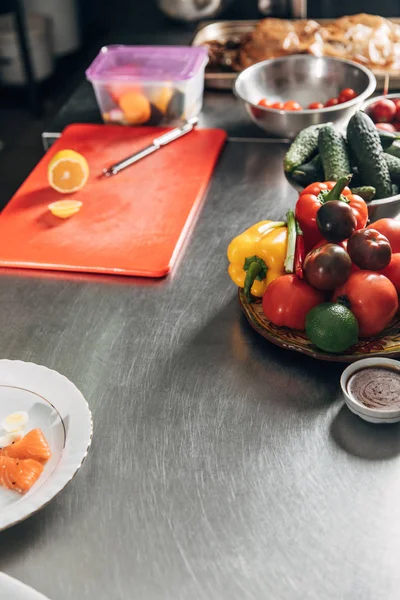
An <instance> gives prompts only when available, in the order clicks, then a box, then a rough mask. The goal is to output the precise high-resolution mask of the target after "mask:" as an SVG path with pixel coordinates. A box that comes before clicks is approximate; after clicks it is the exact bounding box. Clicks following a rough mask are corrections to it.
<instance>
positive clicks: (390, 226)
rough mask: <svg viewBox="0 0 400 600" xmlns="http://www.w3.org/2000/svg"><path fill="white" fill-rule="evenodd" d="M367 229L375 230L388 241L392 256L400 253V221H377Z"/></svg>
mask: <svg viewBox="0 0 400 600" xmlns="http://www.w3.org/2000/svg"><path fill="white" fill-rule="evenodd" d="M367 229H376V231H379V233H381V234H382V235H384V236H385V237H386V238H387V239H388V240H389V244H390V246H391V248H392V252H393V254H396V253H397V252H400V221H397V220H396V219H379V221H375V223H371V225H368V227H367Z"/></svg>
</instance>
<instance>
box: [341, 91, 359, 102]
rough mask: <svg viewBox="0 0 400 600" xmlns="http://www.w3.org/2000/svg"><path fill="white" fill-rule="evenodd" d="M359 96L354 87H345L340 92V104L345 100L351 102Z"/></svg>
mask: <svg viewBox="0 0 400 600" xmlns="http://www.w3.org/2000/svg"><path fill="white" fill-rule="evenodd" d="M354 98H357V93H356V92H355V91H354V90H353V89H352V88H345V89H344V90H342V91H341V92H340V94H339V104H343V102H349V101H350V100H353V99H354Z"/></svg>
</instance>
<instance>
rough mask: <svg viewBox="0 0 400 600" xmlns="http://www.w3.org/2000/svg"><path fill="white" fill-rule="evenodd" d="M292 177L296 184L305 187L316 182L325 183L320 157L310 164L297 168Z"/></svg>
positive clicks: (316, 157) (315, 157)
mask: <svg viewBox="0 0 400 600" xmlns="http://www.w3.org/2000/svg"><path fill="white" fill-rule="evenodd" d="M290 176H291V177H292V179H293V180H294V181H295V182H296V183H298V184H299V185H304V187H306V186H307V185H309V184H310V183H314V181H325V177H324V170H323V168H322V161H321V157H320V155H319V154H317V156H314V158H313V159H312V160H310V162H308V163H304V165H300V166H299V167H296V168H295V170H294V171H292V172H291V174H290Z"/></svg>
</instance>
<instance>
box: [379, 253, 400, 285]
mask: <svg viewBox="0 0 400 600" xmlns="http://www.w3.org/2000/svg"><path fill="white" fill-rule="evenodd" d="M380 273H382V275H385V277H387V278H388V279H389V280H390V281H391V282H392V283H393V285H394V287H395V288H396V290H397V293H398V294H400V253H397V254H392V260H391V261H390V263H389V264H388V266H387V267H386V268H385V269H382V271H380Z"/></svg>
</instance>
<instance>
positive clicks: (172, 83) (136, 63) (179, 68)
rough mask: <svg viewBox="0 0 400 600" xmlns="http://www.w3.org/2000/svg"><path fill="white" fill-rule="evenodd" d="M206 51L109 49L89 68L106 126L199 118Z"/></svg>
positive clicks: (176, 47) (89, 78)
mask: <svg viewBox="0 0 400 600" xmlns="http://www.w3.org/2000/svg"><path fill="white" fill-rule="evenodd" d="M207 62H208V54H207V50H206V48H200V47H199V48H194V47H190V46H106V47H104V48H102V49H101V51H100V53H99V54H98V56H97V57H96V58H95V60H94V61H93V63H92V64H91V66H90V67H89V69H88V70H87V71H86V77H87V79H88V80H89V81H90V82H91V83H92V85H93V88H94V92H95V95H96V99H97V102H98V105H99V108H100V112H101V114H102V116H103V120H104V122H105V123H118V124H121V125H173V124H175V123H176V122H179V121H181V120H184V119H190V118H192V117H195V116H197V115H198V114H199V112H200V111H201V108H202V104H203V92H204V69H205V67H206V64H207Z"/></svg>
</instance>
